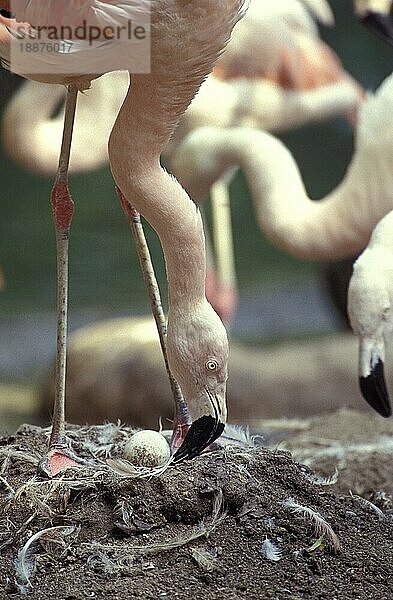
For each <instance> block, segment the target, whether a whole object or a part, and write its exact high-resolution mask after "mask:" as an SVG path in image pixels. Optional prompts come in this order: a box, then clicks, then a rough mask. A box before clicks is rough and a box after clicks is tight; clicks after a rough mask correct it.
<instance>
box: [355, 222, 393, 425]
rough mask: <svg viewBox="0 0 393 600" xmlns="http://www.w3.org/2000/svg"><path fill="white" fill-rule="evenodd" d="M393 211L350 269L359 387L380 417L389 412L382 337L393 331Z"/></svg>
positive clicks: (390, 411) (376, 230) (374, 232)
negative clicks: (351, 271) (357, 347)
mask: <svg viewBox="0 0 393 600" xmlns="http://www.w3.org/2000/svg"><path fill="white" fill-rule="evenodd" d="M392 233H393V211H391V212H389V213H388V214H387V215H385V216H384V217H383V219H381V220H380V221H379V223H378V224H377V226H376V227H375V228H374V231H373V232H372V235H371V238H370V241H369V243H368V245H367V247H366V249H365V250H364V251H363V252H362V254H361V255H360V256H359V258H358V259H357V260H356V262H355V264H354V266H353V274H352V277H351V280H350V283H349V289H348V316H349V319H350V323H351V326H352V329H353V331H354V333H355V334H356V335H357V336H358V338H359V383H360V390H361V392H362V395H363V397H364V398H365V400H366V401H367V402H368V403H369V404H370V406H372V407H373V408H374V409H375V410H376V411H377V412H378V413H379V414H380V415H382V416H383V417H390V416H391V414H392V409H391V405H390V400H389V394H388V391H387V388H386V383H385V377H384V362H385V336H386V335H387V334H389V333H391V332H392V331H393V313H392V300H393V287H392V282H393V236H392Z"/></svg>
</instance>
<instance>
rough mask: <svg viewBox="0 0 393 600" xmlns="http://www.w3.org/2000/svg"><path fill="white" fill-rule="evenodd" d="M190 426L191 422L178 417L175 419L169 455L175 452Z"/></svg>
mask: <svg viewBox="0 0 393 600" xmlns="http://www.w3.org/2000/svg"><path fill="white" fill-rule="evenodd" d="M190 427H191V424H190V423H188V422H187V421H183V420H182V419H180V418H177V419H175V421H174V423H173V431H172V437H171V443H170V448H171V455H172V454H175V452H176V451H177V450H178V449H179V448H180V446H181V445H182V443H183V442H184V440H185V437H186V435H187V433H188V431H189V429H190Z"/></svg>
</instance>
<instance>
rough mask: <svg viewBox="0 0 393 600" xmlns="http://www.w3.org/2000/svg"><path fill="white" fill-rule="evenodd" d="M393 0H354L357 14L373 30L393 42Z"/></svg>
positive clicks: (390, 42)
mask: <svg viewBox="0 0 393 600" xmlns="http://www.w3.org/2000/svg"><path fill="white" fill-rule="evenodd" d="M391 8H392V0H354V9H355V14H356V16H357V17H358V18H359V20H360V21H361V22H362V23H364V25H366V27H368V28H369V29H371V30H372V31H375V33H377V34H378V35H379V36H381V37H382V38H384V39H385V41H387V42H388V43H389V44H393V17H392V14H391Z"/></svg>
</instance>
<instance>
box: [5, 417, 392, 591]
mask: <svg viewBox="0 0 393 600" xmlns="http://www.w3.org/2000/svg"><path fill="white" fill-rule="evenodd" d="M260 427H261V431H262V433H265V434H266V435H265V440H268V441H269V440H270V444H271V445H270V447H263V446H261V445H258V444H260V443H261V439H260V438H257V439H255V440H254V443H253V442H252V440H251V439H248V440H247V439H245V440H244V441H243V444H242V445H241V446H228V447H225V448H224V449H223V450H220V451H215V452H211V453H206V454H205V455H203V456H201V457H199V458H197V459H195V460H193V461H191V462H185V463H183V464H180V465H177V466H172V465H171V466H170V467H169V468H168V469H167V470H166V471H165V472H164V473H162V474H160V475H154V476H151V475H149V476H147V473H145V472H144V471H143V470H140V471H137V470H134V471H133V472H132V473H129V474H128V476H127V477H121V476H120V475H119V474H117V473H115V472H114V471H113V470H111V469H110V468H109V466H108V463H107V462H106V460H107V459H106V457H108V456H112V457H115V458H116V456H119V455H120V453H121V449H122V446H123V445H124V443H125V440H126V439H128V438H129V435H130V432H131V430H130V429H127V428H119V427H118V426H114V425H105V426H95V427H91V428H75V427H70V430H69V436H70V438H71V439H72V442H73V445H74V447H75V449H76V450H77V451H78V452H79V453H80V454H81V455H82V456H85V457H86V458H87V459H88V461H89V464H88V466H86V467H84V468H83V469H77V470H70V471H67V472H66V473H65V474H63V475H62V476H61V477H57V478H55V479H53V480H51V481H48V480H45V479H41V478H39V477H38V476H37V475H36V465H37V462H38V457H39V453H40V452H42V451H43V450H44V448H45V445H46V442H47V432H46V431H44V430H42V429H40V428H35V427H31V426H24V427H22V428H20V429H19V430H18V432H17V433H16V434H15V435H13V436H8V437H3V438H0V474H1V475H0V477H1V478H0V506H1V515H0V520H1V528H0V565H1V573H2V577H1V581H0V598H1V599H3V598H24V597H26V596H27V597H30V598H36V599H40V600H41V599H44V598H45V600H55V599H56V600H80V599H81V600H82V599H85V598H97V599H101V598H114V599H119V600H123V599H124V600H126V599H127V600H129V599H134V598H139V599H144V598H146V599H161V598H178V599H186V598H187V599H190V598H191V599H194V598H195V599H199V598H201V599H202V598H204V599H207V600H213V599H222V598H228V599H230V600H232V599H237V598H239V599H240V598H241V599H243V598H244V599H265V598H266V599H277V600H300V599H302V600H303V599H317V598H318V599H326V600H334V599H336V600H347V599H359V600H363V599H366V598H367V600H368V599H369V598H370V597H372V598H373V599H374V600H380V599H384V600H388V599H391V598H392V597H393V573H392V569H391V565H392V559H393V546H392V536H393V504H392V493H393V464H392V460H391V454H392V450H393V424H392V423H391V422H390V421H384V420H382V419H378V417H374V416H371V415H369V414H358V413H355V412H350V411H341V412H340V413H336V414H335V415H332V416H329V417H326V416H324V417H322V418H315V419H312V420H310V421H301V422H297V424H296V423H295V422H293V423H290V422H280V421H279V422H275V424H272V422H267V423H265V424H264V423H263V422H261V423H260ZM289 450H291V452H292V453H293V456H294V458H295V459H296V460H297V461H302V463H303V464H300V462H295V461H294V460H293V458H292V456H291V454H290V452H289ZM306 464H307V465H309V466H305V465H306ZM310 467H312V470H311V468H310Z"/></svg>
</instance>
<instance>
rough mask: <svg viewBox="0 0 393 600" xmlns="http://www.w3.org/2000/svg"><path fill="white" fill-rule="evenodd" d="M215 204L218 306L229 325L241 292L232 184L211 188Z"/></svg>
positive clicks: (221, 182) (214, 223) (213, 204)
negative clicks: (233, 215)
mask: <svg viewBox="0 0 393 600" xmlns="http://www.w3.org/2000/svg"><path fill="white" fill-rule="evenodd" d="M210 199H211V205H212V219H213V238H214V248H215V253H216V261H217V276H218V280H217V290H216V299H215V301H216V304H217V306H215V305H214V304H213V306H214V308H215V309H216V311H217V312H218V314H219V315H220V317H221V319H222V320H223V322H224V323H225V324H226V325H227V326H228V325H229V324H230V322H231V320H232V317H233V315H234V313H235V311H236V306H237V301H238V292H237V280H236V268H235V256H234V252H233V247H234V246H233V233H232V218H231V202H230V195H229V189H228V184H227V182H226V181H225V180H224V179H220V180H218V181H217V182H216V183H215V184H214V185H213V186H212V187H211V189H210Z"/></svg>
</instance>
